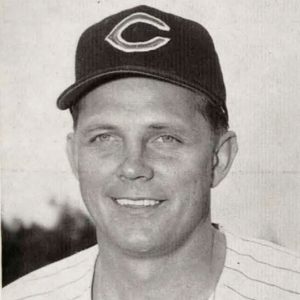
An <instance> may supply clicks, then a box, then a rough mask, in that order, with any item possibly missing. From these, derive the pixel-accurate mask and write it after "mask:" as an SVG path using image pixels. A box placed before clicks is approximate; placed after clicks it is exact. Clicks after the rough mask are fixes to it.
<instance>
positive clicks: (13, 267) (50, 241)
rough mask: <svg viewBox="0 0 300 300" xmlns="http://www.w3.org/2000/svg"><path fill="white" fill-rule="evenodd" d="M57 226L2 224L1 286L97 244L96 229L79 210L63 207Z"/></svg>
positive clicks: (67, 206) (60, 210)
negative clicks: (26, 226)
mask: <svg viewBox="0 0 300 300" xmlns="http://www.w3.org/2000/svg"><path fill="white" fill-rule="evenodd" d="M59 213H60V216H59V219H58V222H57V223H56V225H55V226H54V227H53V228H51V229H47V228H44V227H42V226H39V225H36V224H33V225H32V226H31V227H29V228H25V227H24V225H23V224H22V223H21V222H20V221H16V222H18V223H19V224H18V226H17V229H12V228H10V227H9V226H7V224H6V223H5V222H3V221H2V284H3V286H5V285H7V284H8V283H10V282H12V281H14V280H16V279H17V278H19V277H21V276H23V275H25V274H27V273H29V272H31V271H33V270H35V269H38V268H40V267H42V266H45V265H47V264H50V263H52V262H54V261H57V260H60V259H62V258H64V257H67V256H69V255H72V254H74V253H76V252H78V251H81V250H83V249H86V248H88V247H90V246H92V245H94V244H96V234H95V228H94V225H93V224H92V222H91V221H90V219H89V218H88V217H87V216H86V215H85V214H84V213H83V212H81V211H79V210H75V209H72V208H71V207H70V206H69V205H67V204H65V205H63V206H62V207H61V208H60V209H59Z"/></svg>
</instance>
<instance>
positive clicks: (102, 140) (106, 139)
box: [91, 133, 112, 142]
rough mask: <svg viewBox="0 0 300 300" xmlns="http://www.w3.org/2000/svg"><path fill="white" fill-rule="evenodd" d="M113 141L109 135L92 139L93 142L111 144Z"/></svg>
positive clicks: (101, 135) (99, 135)
mask: <svg viewBox="0 0 300 300" xmlns="http://www.w3.org/2000/svg"><path fill="white" fill-rule="evenodd" d="M111 139H112V136H111V135H110V134H107V133H103V134H98V135H97V136H95V137H94V138H92V139H91V142H109V141H110V140H111Z"/></svg>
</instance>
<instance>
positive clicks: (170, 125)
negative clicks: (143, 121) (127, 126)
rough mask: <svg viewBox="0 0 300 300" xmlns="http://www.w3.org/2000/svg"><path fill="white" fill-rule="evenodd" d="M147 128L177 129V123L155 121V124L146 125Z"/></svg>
mask: <svg viewBox="0 0 300 300" xmlns="http://www.w3.org/2000/svg"><path fill="white" fill-rule="evenodd" d="M148 128H150V129H156V130H162V129H168V128H174V129H177V128H178V125H176V124H165V123H157V124H150V125H149V126H148Z"/></svg>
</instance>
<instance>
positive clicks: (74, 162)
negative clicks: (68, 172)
mask: <svg viewBox="0 0 300 300" xmlns="http://www.w3.org/2000/svg"><path fill="white" fill-rule="evenodd" d="M66 150H67V155H68V159H69V163H70V166H71V169H72V171H73V174H74V176H75V177H76V178H77V179H78V157H77V151H76V148H75V136H74V133H73V132H71V133H69V134H68V135H67V145H66Z"/></svg>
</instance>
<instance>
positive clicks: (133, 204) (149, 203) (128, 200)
mask: <svg viewBox="0 0 300 300" xmlns="http://www.w3.org/2000/svg"><path fill="white" fill-rule="evenodd" d="M112 200H113V201H114V202H115V203H117V204H118V205H120V206H123V207H127V208H145V207H151V208H154V207H157V206H159V205H160V204H162V203H163V202H164V201H165V200H161V199H152V198H148V197H138V198H137V197H122V198H121V197H118V198H114V197H112Z"/></svg>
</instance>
